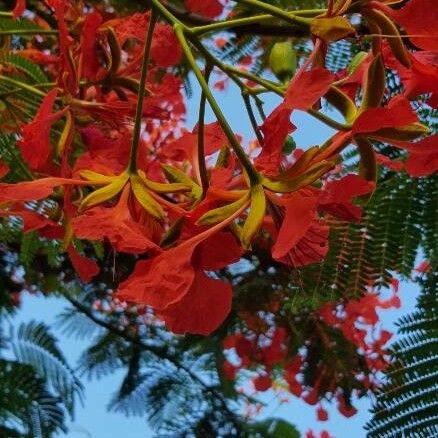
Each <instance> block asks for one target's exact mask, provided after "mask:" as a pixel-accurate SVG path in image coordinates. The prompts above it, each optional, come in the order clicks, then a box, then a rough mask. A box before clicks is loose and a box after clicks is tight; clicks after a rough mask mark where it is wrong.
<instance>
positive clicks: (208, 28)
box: [191, 9, 326, 35]
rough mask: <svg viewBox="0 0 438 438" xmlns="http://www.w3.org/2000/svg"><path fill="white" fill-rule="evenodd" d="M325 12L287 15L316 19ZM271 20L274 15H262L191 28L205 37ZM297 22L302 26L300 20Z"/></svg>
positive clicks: (295, 12) (312, 10)
mask: <svg viewBox="0 0 438 438" xmlns="http://www.w3.org/2000/svg"><path fill="white" fill-rule="evenodd" d="M324 12H326V10H325V9H308V10H302V11H293V12H288V13H287V14H288V15H289V16H290V17H297V18H299V17H314V16H317V15H320V14H322V13H324ZM269 20H272V14H261V15H256V16H253V17H245V18H236V19H234V20H226V21H219V22H216V23H211V24H207V25H205V26H195V27H192V28H191V31H192V32H193V33H194V34H195V35H203V34H205V33H209V32H217V31H221V30H229V29H233V28H236V27H241V26H248V25H251V24H259V23H263V22H265V21H269ZM296 21H297V22H298V23H300V24H301V22H300V21H299V20H296ZM306 24H307V23H306Z"/></svg>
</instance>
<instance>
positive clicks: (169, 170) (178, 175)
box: [161, 164, 203, 199]
mask: <svg viewBox="0 0 438 438" xmlns="http://www.w3.org/2000/svg"><path fill="white" fill-rule="evenodd" d="M161 168H162V169H163V172H164V174H165V175H166V177H167V179H168V180H169V181H172V182H179V183H182V184H186V185H188V186H190V187H191V195H192V197H193V198H195V199H201V198H202V194H203V192H202V187H201V186H200V185H198V184H196V183H195V182H194V181H193V180H192V179H190V178H189V177H188V176H187V175H186V174H185V173H184V172H183V171H181V170H179V169H176V168H175V167H173V166H169V165H168V164H162V165H161Z"/></svg>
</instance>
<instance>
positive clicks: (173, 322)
mask: <svg viewBox="0 0 438 438" xmlns="http://www.w3.org/2000/svg"><path fill="white" fill-rule="evenodd" d="M170 269H171V268H170ZM232 296H233V291H232V288H231V286H230V284H229V283H226V282H224V281H221V280H215V279H213V278H210V277H208V276H207V275H206V274H204V273H203V272H201V271H196V272H195V276H194V280H193V283H192V284H191V286H190V288H189V290H188V291H187V293H186V294H185V295H184V296H183V297H182V298H181V299H180V300H179V301H177V302H175V303H173V304H169V305H168V306H167V307H166V308H165V309H164V310H162V311H159V312H158V315H159V316H160V317H161V318H162V319H163V320H164V322H165V323H166V326H167V327H168V328H169V329H170V330H171V331H172V332H174V333H176V334H184V333H194V334H199V335H204V336H207V335H209V334H210V333H211V332H213V331H214V330H216V329H217V328H218V327H219V326H220V325H221V324H222V322H223V321H224V319H225V318H226V317H227V315H228V314H229V313H230V310H231V300H232Z"/></svg>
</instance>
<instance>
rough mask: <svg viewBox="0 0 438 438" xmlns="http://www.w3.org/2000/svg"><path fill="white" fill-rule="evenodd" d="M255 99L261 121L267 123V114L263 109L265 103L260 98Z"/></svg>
mask: <svg viewBox="0 0 438 438" xmlns="http://www.w3.org/2000/svg"><path fill="white" fill-rule="evenodd" d="M253 99H254V101H255V104H256V107H257V110H258V112H259V114H260V117H261V119H262V120H263V121H265V120H266V114H265V110H264V108H263V102H262V101H261V100H260V99H259V98H258V96H253Z"/></svg>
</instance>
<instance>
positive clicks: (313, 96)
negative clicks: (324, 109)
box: [284, 67, 335, 111]
mask: <svg viewBox="0 0 438 438" xmlns="http://www.w3.org/2000/svg"><path fill="white" fill-rule="evenodd" d="M334 80H335V75H333V74H332V73H330V72H329V71H327V70H326V69H325V68H319V67H318V68H314V69H312V70H309V71H305V72H302V73H299V74H297V75H296V76H295V78H294V79H293V80H292V81H291V83H290V84H289V87H288V89H287V91H286V97H285V99H284V104H285V106H286V107H287V108H289V109H298V110H302V111H307V110H308V109H309V108H310V107H311V106H313V105H314V104H315V103H316V102H317V101H318V100H319V99H320V98H321V97H322V96H324V94H325V93H327V91H328V89H329V88H330V85H331V84H332V82H333V81H334Z"/></svg>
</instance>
